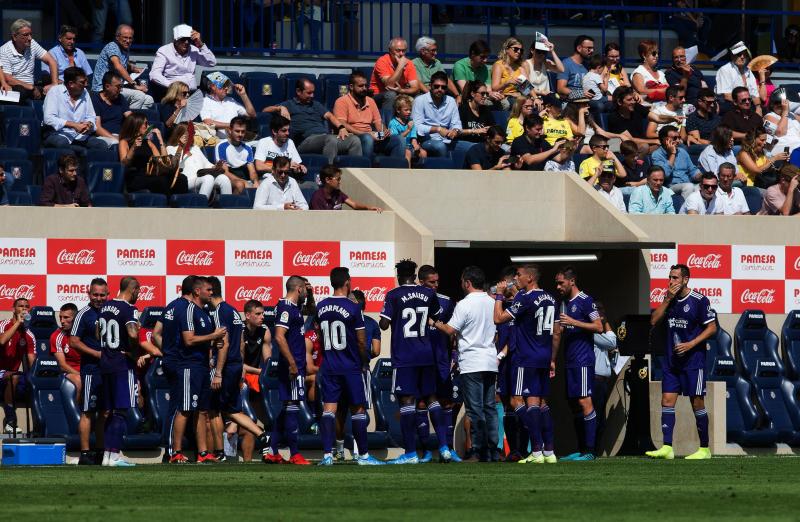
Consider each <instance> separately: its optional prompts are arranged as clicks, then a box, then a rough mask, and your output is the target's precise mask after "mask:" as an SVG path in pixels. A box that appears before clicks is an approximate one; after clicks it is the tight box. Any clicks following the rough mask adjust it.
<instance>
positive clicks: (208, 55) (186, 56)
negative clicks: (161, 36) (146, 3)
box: [150, 24, 217, 100]
mask: <svg viewBox="0 0 800 522" xmlns="http://www.w3.org/2000/svg"><path fill="white" fill-rule="evenodd" d="M198 65H200V66H202V67H214V66H215V65H217V58H216V57H215V56H214V53H213V52H211V49H209V48H208V47H207V46H206V44H204V43H203V40H202V38H200V33H199V32H197V31H196V30H194V29H192V27H191V26H189V25H186V24H181V25H176V26H175V27H173V28H172V43H168V44H167V45H164V46H161V47H159V49H158V51H156V57H155V59H154V60H153V65H152V66H151V67H150V89H151V94H152V95H153V98H155V99H156V100H160V99H161V98H163V97H164V94H165V93H166V91H167V89H168V88H169V86H170V85H172V82H175V81H182V82H183V83H185V84H186V85H188V86H189V90H190V91H194V90H195V89H197V84H196V83H195V69H196V68H197V66H198Z"/></svg>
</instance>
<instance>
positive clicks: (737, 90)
mask: <svg viewBox="0 0 800 522" xmlns="http://www.w3.org/2000/svg"><path fill="white" fill-rule="evenodd" d="M743 92H747V93H749V92H750V90H749V89H748V88H747V87H742V86H741V85H740V86H739V87H734V88H733V90H732V91H731V98H733V101H736V98H738V97H739V94H741V93H743Z"/></svg>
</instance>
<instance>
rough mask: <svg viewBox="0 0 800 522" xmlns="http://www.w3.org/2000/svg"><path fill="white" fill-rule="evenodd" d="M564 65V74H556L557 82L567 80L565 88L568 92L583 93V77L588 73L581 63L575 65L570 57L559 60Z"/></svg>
mask: <svg viewBox="0 0 800 522" xmlns="http://www.w3.org/2000/svg"><path fill="white" fill-rule="evenodd" d="M561 63H563V64H564V72H560V73H558V75H557V76H556V79H557V80H567V87H569V89H570V90H579V91H581V92H583V76H584V75H585V74H586V73H587V72H588V71H587V70H586V67H584V66H583V64H582V63H575V61H574V60H573V59H572V56H570V57H568V58H564V59H563V60H561Z"/></svg>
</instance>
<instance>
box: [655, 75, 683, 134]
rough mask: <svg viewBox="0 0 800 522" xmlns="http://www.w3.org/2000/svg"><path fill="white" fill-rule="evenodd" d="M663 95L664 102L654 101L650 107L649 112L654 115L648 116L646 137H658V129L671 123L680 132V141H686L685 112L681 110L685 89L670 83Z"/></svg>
mask: <svg viewBox="0 0 800 522" xmlns="http://www.w3.org/2000/svg"><path fill="white" fill-rule="evenodd" d="M664 96H665V98H666V101H665V102H664V103H654V104H653V105H652V107H650V114H651V115H654V116H655V117H649V116H648V121H647V137H648V138H658V131H660V130H661V128H662V127H664V126H665V125H671V126H673V127H676V128H677V129H678V131H679V132H680V133H681V141H683V142H684V143H686V138H687V136H686V114H685V113H684V110H683V103H684V101H686V90H685V89H682V88H681V87H680V86H677V85H671V86H669V87H667V90H666V91H665V93H664ZM659 122H663V123H659Z"/></svg>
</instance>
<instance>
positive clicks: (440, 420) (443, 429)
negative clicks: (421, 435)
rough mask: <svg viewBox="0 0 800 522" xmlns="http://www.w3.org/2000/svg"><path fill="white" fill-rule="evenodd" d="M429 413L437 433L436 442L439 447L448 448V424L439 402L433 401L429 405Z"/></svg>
mask: <svg viewBox="0 0 800 522" xmlns="http://www.w3.org/2000/svg"><path fill="white" fill-rule="evenodd" d="M428 413H430V414H431V421H432V422H433V430H434V431H435V432H436V441H437V442H438V443H439V447H440V448H441V447H442V446H447V422H446V421H445V419H444V412H443V411H442V406H441V405H440V404H439V401H433V402H432V403H430V404H429V405H428Z"/></svg>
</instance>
